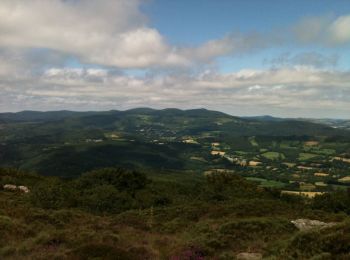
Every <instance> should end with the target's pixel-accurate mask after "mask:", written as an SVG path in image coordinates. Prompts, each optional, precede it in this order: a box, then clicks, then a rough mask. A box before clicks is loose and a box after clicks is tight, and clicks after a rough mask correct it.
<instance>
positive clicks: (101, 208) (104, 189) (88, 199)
mask: <svg viewBox="0 0 350 260" xmlns="http://www.w3.org/2000/svg"><path fill="white" fill-rule="evenodd" d="M79 204H80V205H81V207H82V208H84V209H87V210H89V211H91V212H94V213H103V212H110V213H120V212H122V211H125V210H128V209H131V208H133V207H134V206H135V200H134V199H133V198H132V197H131V196H130V195H129V194H128V193H126V192H120V191H118V190H117V189H116V188H115V187H114V186H112V185H101V186H97V187H95V188H92V189H89V190H87V191H85V192H84V193H83V194H82V195H81V198H80V201H79Z"/></svg>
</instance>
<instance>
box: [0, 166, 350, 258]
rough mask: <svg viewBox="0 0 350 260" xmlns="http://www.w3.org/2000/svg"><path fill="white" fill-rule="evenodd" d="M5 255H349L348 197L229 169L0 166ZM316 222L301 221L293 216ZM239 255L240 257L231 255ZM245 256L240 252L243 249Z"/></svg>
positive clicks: (0, 241) (1, 251) (0, 244)
mask: <svg viewBox="0 0 350 260" xmlns="http://www.w3.org/2000/svg"><path fill="white" fill-rule="evenodd" d="M4 183H13V184H15V185H26V187H28V188H29V189H30V192H29V193H21V192H19V191H10V190H3V189H2V188H0V206H1V208H0V209H1V210H0V230H1V236H0V258H2V259H96V258H97V259H123V260H124V259H130V260H131V259H184V260H190V259H236V256H240V255H241V256H242V254H243V255H244V254H250V255H251V256H252V255H254V256H255V257H257V258H254V259H261V257H264V258H266V259H348V258H349V257H350V255H349V250H350V237H349V234H350V218H349V216H348V215H346V214H350V199H349V197H348V195H346V193H345V192H338V193H337V194H334V195H332V196H320V197H319V198H317V199H314V200H310V199H306V198H296V197H293V196H289V195H281V194H280V192H278V190H271V189H266V188H259V187H258V186H256V185H255V184H252V183H250V182H247V181H246V180H244V178H241V177H239V176H237V175H235V174H222V173H220V174H215V173H214V174H209V175H206V177H204V176H203V175H198V174H185V173H176V172H171V173H170V172H169V173H168V174H164V173H162V174H161V173H156V172H147V174H145V173H142V172H134V171H127V170H123V169H119V168H118V169H115V168H109V169H100V170H97V171H93V172H88V173H85V174H84V175H83V176H81V177H79V178H76V179H73V180H65V179H57V178H52V177H42V176H38V175H34V174H30V173H28V172H19V171H16V170H8V169H0V184H1V187H3V184H4ZM311 220H312V221H313V222H316V223H318V222H317V221H316V220H318V221H321V222H320V223H321V224H322V223H323V224H322V225H326V226H325V227H322V226H321V227H317V226H311V224H306V225H305V229H306V228H307V230H299V229H298V226H297V225H295V224H293V222H292V221H296V222H298V221H299V222H300V221H303V222H305V223H308V222H307V221H311ZM237 259H239V258H237ZM243 259H245V258H243Z"/></svg>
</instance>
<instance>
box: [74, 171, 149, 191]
mask: <svg viewBox="0 0 350 260" xmlns="http://www.w3.org/2000/svg"><path fill="white" fill-rule="evenodd" d="M148 182H149V180H148V179H147V177H146V175H145V174H143V173H140V172H137V171H128V170H124V169H121V168H103V169H99V170H95V171H91V172H88V173H85V174H84V175H82V176H81V177H80V178H79V179H78V180H77V187H78V189H80V190H82V189H89V188H92V187H96V186H99V185H112V186H114V188H116V189H117V190H119V191H125V192H128V193H129V194H131V196H132V197H134V196H135V192H136V191H137V190H140V189H143V188H144V187H145V186H146V184H147V183H148Z"/></svg>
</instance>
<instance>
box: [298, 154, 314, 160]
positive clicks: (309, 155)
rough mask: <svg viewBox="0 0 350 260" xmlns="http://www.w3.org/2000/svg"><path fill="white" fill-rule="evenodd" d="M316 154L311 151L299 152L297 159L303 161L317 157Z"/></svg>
mask: <svg viewBox="0 0 350 260" xmlns="http://www.w3.org/2000/svg"><path fill="white" fill-rule="evenodd" d="M317 156H318V155H317V154H313V153H300V154H299V158H298V159H299V161H305V160H310V159H312V158H315V157H317Z"/></svg>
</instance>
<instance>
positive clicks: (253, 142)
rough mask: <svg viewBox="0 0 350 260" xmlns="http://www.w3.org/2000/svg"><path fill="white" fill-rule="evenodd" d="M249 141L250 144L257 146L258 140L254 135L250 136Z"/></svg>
mask: <svg viewBox="0 0 350 260" xmlns="http://www.w3.org/2000/svg"><path fill="white" fill-rule="evenodd" d="M249 142H250V144H251V145H252V146H259V144H258V142H257V141H256V140H255V137H250V138H249Z"/></svg>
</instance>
